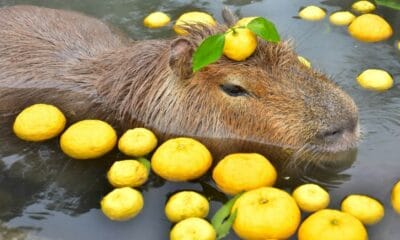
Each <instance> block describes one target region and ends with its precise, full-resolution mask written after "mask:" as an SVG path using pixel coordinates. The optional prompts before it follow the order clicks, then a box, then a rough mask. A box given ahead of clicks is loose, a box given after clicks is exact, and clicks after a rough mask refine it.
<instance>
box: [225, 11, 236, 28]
mask: <svg viewBox="0 0 400 240" xmlns="http://www.w3.org/2000/svg"><path fill="white" fill-rule="evenodd" d="M222 18H223V19H224V22H225V24H226V25H227V26H228V27H232V26H233V25H235V24H236V22H237V21H238V20H239V18H238V16H237V15H236V14H235V13H233V12H232V10H231V9H229V8H228V7H224V9H222Z"/></svg>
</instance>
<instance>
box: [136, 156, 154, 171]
mask: <svg viewBox="0 0 400 240" xmlns="http://www.w3.org/2000/svg"><path fill="white" fill-rule="evenodd" d="M137 161H138V162H140V163H141V164H143V165H144V166H145V167H146V169H147V171H148V172H150V170H151V164H150V161H149V160H147V159H146V158H144V157H140V158H138V159H137Z"/></svg>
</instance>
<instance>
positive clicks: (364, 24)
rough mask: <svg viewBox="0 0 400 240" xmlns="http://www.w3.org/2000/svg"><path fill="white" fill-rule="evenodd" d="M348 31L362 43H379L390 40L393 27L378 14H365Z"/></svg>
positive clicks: (355, 20)
mask: <svg viewBox="0 0 400 240" xmlns="http://www.w3.org/2000/svg"><path fill="white" fill-rule="evenodd" d="M348 31H349V33H350V35H351V36H352V37H354V38H355V39H357V40H359V41H362V42H379V41H383V40H386V39H388V38H390V37H391V36H392V34H393V30H392V27H391V26H390V25H389V23H388V22H386V20H385V19H383V18H382V17H380V16H378V15H376V14H370V13H368V14H364V15H361V16H359V17H357V18H356V19H354V21H353V22H352V23H351V24H350V26H349V28H348Z"/></svg>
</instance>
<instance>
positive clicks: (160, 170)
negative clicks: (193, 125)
mask: <svg viewBox="0 0 400 240" xmlns="http://www.w3.org/2000/svg"><path fill="white" fill-rule="evenodd" d="M211 163H212V156H211V153H210V151H208V149H207V148H206V147H205V146H204V145H203V144H201V143H200V142H199V141H197V140H195V139H192V138H184V137H182V138H174V139H170V140H168V141H166V142H164V143H163V144H162V145H161V146H160V147H158V148H157V150H156V151H155V153H154V154H153V157H152V158H151V167H152V169H153V170H154V172H155V173H156V174H158V175H159V176H161V177H163V178H165V179H167V180H170V181H189V180H193V179H196V178H199V177H201V176H202V175H203V174H205V173H206V172H207V170H208V169H209V168H210V167H211Z"/></svg>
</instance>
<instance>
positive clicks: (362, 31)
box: [299, 1, 393, 42]
mask: <svg viewBox="0 0 400 240" xmlns="http://www.w3.org/2000/svg"><path fill="white" fill-rule="evenodd" d="M352 9H353V11H355V12H357V13H360V14H361V15H360V16H358V17H356V16H355V15H354V14H353V13H351V12H350V11H338V12H334V13H332V14H331V16H330V17H329V21H330V22H331V23H332V24H334V25H337V26H347V25H349V28H348V31H349V33H350V35H351V36H353V37H354V38H355V39H357V40H360V41H363V42H378V41H383V40H386V39H388V38H389V37H391V36H392V34H393V30H392V27H391V26H390V25H389V23H388V22H386V20H385V19H383V18H382V17H380V16H378V15H376V14H371V13H370V12H372V11H374V10H375V5H374V4H373V3H371V2H369V1H357V2H355V3H354V4H353V5H352ZM325 15H326V13H325V10H323V9H322V8H320V7H318V6H314V5H312V6H308V7H305V8H303V9H302V10H301V11H300V12H299V17H300V18H302V19H305V20H309V21H319V20H322V19H323V18H324V17H325Z"/></svg>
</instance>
